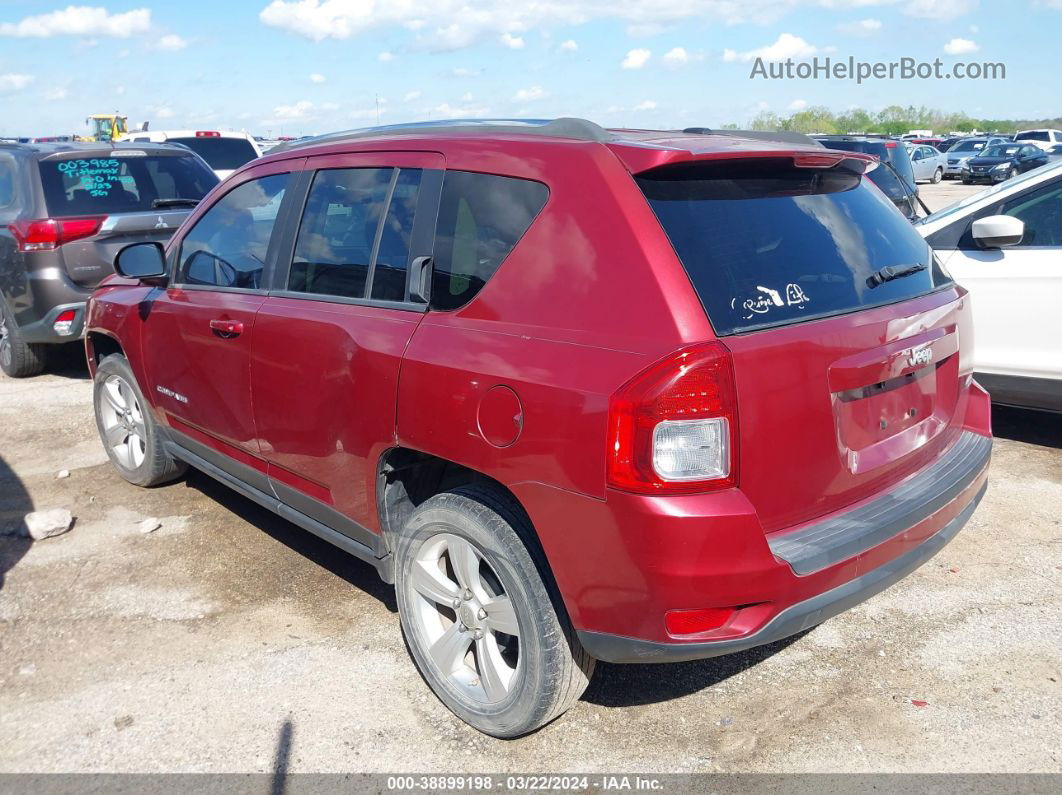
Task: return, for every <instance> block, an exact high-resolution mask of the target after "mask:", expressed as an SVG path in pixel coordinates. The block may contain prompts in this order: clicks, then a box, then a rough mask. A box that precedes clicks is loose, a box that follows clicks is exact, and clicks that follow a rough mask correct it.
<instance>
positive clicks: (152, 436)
mask: <svg viewBox="0 0 1062 795" xmlns="http://www.w3.org/2000/svg"><path fill="white" fill-rule="evenodd" d="M113 379H119V380H120V381H121V382H122V383H124V384H125V385H126V387H127V388H128V389H129V390H130V391H131V392H132V395H133V397H134V398H135V400H136V401H137V404H136V405H135V409H136V411H135V414H136V415H137V418H138V420H139V422H137V423H136V425H137V427H138V428H142V433H143V439H142V442H143V445H142V447H143V457H142V460H140V461H136V460H135V459H133V458H131V457H127V456H124V455H121V454H119V453H118V452H116V450H115V448H114V446H113V445H112V443H111V442H109V441H108V430H107V427H108V421H109V419H110V417H109V414H108V412H113V411H114V409H113V406H112V407H111V408H108V398H107V390H108V388H109V387H108V384H109V383H110V384H114V383H116V382H115V381H114V380H113ZM92 403H93V406H94V408H95V414H96V429H97V430H98V431H99V434H100V441H102V442H103V447H104V449H105V450H106V451H107V457H108V458H110V459H111V463H112V464H113V465H114V468H115V469H116V470H118V474H119V475H121V476H122V477H123V478H124V479H125V480H127V481H129V482H130V483H132V484H133V485H134V486H144V487H148V486H158V485H160V484H162V483H168V482H170V481H171V480H176V479H177V478H179V477H180V476H181V475H183V474H184V472H185V470H186V469H187V467H186V466H185V464H184V463H183V462H181V461H177V460H176V459H174V458H171V457H170V456H169V455H168V454H167V453H166V449H165V447H164V446H163V443H162V438H161V435H160V433H159V427H158V424H157V423H156V422H155V417H154V416H153V415H152V413H151V407H150V405H149V404H148V402H147V401H146V400H145V399H144V393H143V392H141V390H140V386H139V385H138V384H137V382H136V378H135V377H134V376H133V371H132V369H131V368H130V367H129V362H128V361H126V358H125V357H124V356H122V355H121V354H117V353H115V354H112V355H110V356H107V357H106V358H105V359H104V360H103V361H101V362H100V364H99V367H98V368H96V378H95V380H94V383H93V390H92ZM137 439H139V436H138V437H137ZM133 444H134V441H133V438H132V436H130V437H129V438H128V439H127V442H126V445H128V446H129V447H131V446H132V445H133ZM138 446H139V445H138ZM126 449H128V447H127V448H126Z"/></svg>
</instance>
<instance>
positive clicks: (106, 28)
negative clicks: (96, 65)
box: [0, 6, 151, 39]
mask: <svg viewBox="0 0 1062 795" xmlns="http://www.w3.org/2000/svg"><path fill="white" fill-rule="evenodd" d="M150 27H151V11H149V10H148V9H146V8H136V9H134V10H132V11H126V12H125V13H122V14H111V13H110V12H108V11H107V9H106V8H94V7H91V6H67V7H66V8H64V9H61V10H58V11H51V12H49V13H47V14H37V15H36V16H31V17H25V18H23V19H22V20H20V21H18V22H0V36H17V37H19V38H38V39H45V38H50V37H51V36H115V37H117V38H121V39H125V38H128V37H130V36H132V35H134V34H136V33H144V32H145V31H147V29H148V28H150Z"/></svg>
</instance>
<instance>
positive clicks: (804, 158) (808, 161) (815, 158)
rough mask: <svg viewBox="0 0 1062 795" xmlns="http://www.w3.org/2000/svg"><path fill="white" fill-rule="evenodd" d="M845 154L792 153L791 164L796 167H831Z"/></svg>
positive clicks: (844, 156)
mask: <svg viewBox="0 0 1062 795" xmlns="http://www.w3.org/2000/svg"><path fill="white" fill-rule="evenodd" d="M847 157H848V156H847V155H793V165H794V166H796V167H797V168H833V167H834V166H836V165H837V164H838V163H840V162H841V161H842V160H845V159H846V158H847Z"/></svg>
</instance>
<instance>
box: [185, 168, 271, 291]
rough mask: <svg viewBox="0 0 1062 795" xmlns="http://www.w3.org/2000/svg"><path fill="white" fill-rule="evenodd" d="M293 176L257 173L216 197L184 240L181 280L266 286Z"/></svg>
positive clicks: (249, 287)
mask: <svg viewBox="0 0 1062 795" xmlns="http://www.w3.org/2000/svg"><path fill="white" fill-rule="evenodd" d="M289 176H290V175H289V174H272V175H270V176H268V177H260V178H258V179H252V180H250V181H248V182H244V183H243V184H241V185H239V186H238V187H236V188H233V189H232V190H230V191H229V192H228V193H226V194H225V195H224V196H223V197H221V198H220V199H219V200H218V201H216V202H214V204H213V205H211V207H210V208H209V209H208V210H207V211H206V212H205V213H204V214H203V215H202V216H200V218H199V220H198V221H196V224H195V226H194V227H192V230H191V231H190V232H189V233H188V234H187V235H186V236H185V238H184V240H183V241H182V242H181V252H180V256H179V264H178V268H177V275H176V282H177V283H178V284H188V285H198V286H211V287H225V288H235V289H242V290H260V289H263V287H264V284H263V274H264V271H265V263H266V253H267V252H268V250H269V241H270V238H271V236H272V234H273V226H274V224H275V223H276V220H277V215H278V213H279V212H280V203H281V201H282V200H283V198H284V191H285V189H286V188H287V185H288V178H289Z"/></svg>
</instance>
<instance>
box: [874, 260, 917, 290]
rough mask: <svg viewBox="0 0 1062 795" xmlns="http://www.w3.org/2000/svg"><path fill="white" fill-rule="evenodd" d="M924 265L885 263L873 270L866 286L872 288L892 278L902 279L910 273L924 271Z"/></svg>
mask: <svg viewBox="0 0 1062 795" xmlns="http://www.w3.org/2000/svg"><path fill="white" fill-rule="evenodd" d="M925 269H926V266H925V265H886V266H885V267H884V268H882V269H881V270H879V271H875V272H874V273H873V274H872V275H871V276H870V277H869V278H868V279H867V287H869V288H871V289H874V288H875V287H878V286H880V285H882V284H885V282H891V281H892V280H893V279H902V278H903V277H904V276H910V275H911V274H912V273H918V272H919V271H924V270H925Z"/></svg>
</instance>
